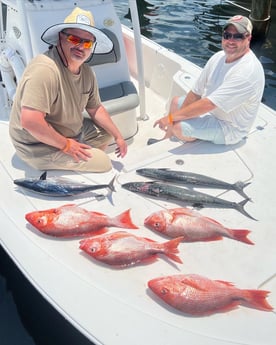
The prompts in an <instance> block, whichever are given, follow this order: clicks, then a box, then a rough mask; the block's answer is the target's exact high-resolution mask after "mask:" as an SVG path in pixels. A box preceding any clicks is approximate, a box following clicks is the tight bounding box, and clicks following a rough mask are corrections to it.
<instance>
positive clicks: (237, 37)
mask: <svg viewBox="0 0 276 345" xmlns="http://www.w3.org/2000/svg"><path fill="white" fill-rule="evenodd" d="M223 38H224V39H225V40H230V39H231V38H233V39H234V40H236V41H240V40H243V39H244V38H245V37H244V35H243V34H240V33H238V34H231V33H230V32H224V33H223Z"/></svg>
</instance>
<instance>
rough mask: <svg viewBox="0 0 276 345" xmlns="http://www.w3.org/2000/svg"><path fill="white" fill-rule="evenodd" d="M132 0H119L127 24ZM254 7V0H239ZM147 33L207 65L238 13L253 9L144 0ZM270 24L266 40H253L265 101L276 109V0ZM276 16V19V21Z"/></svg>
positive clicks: (195, 0) (210, 0)
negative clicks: (228, 22)
mask: <svg viewBox="0 0 276 345" xmlns="http://www.w3.org/2000/svg"><path fill="white" fill-rule="evenodd" d="M127 4H128V0H120V1H116V8H117V12H118V14H119V16H120V18H121V19H122V22H123V24H125V25H126V26H129V27H131V21H130V16H129V13H127V12H128V11H127V6H128V5H127ZM236 4H238V5H240V6H242V7H243V8H247V9H250V7H251V0H241V1H236ZM138 8H139V12H140V15H139V16H140V23H141V31H142V33H143V35H145V36H146V37H148V38H150V39H152V40H153V41H155V42H158V43H159V44H161V45H163V46H165V47H166V48H168V49H171V50H173V51H175V52H176V53H177V54H179V55H181V56H183V57H185V58H186V59H188V60H190V61H192V62H194V63H195V64H197V65H199V66H200V67H203V66H204V65H205V63H206V62H207V60H208V59H209V58H210V57H211V56H212V55H213V54H214V53H215V52H217V51H218V50H220V49H221V30H222V26H223V24H224V23H225V21H226V20H227V19H228V18H229V17H231V16H233V15H235V14H242V15H245V16H247V17H248V16H249V11H247V10H245V9H243V8H240V7H236V6H234V5H233V4H231V2H230V1H222V0H207V1H201V0H168V1H161V0H148V1H145V0H140V1H139V6H138ZM271 18H272V21H271V23H270V28H269V32H268V36H267V38H266V40H265V41H264V42H260V41H258V42H253V43H252V44H251V48H252V50H253V51H254V52H255V54H256V55H257V56H258V58H259V59H260V61H261V63H262V65H263V67H264V71H265V77H266V85H265V91H264V96H263V103H265V104H266V105H268V106H270V107H271V108H273V109H275V110H276V35H275V32H276V2H275V1H272V8H271ZM273 20H274V21H273Z"/></svg>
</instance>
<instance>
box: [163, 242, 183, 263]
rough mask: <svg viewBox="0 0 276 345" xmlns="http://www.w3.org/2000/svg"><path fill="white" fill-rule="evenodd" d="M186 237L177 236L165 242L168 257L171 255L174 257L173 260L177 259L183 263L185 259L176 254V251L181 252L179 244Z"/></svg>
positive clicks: (171, 257)
mask: <svg viewBox="0 0 276 345" xmlns="http://www.w3.org/2000/svg"><path fill="white" fill-rule="evenodd" d="M183 239H184V237H183V236H181V237H176V238H174V239H173V240H170V241H167V242H165V243H164V247H165V251H164V252H165V254H166V255H167V257H169V258H170V259H172V260H173V261H176V262H178V263H180V264H182V263H183V261H182V260H181V259H180V257H179V256H177V255H175V254H176V253H179V250H178V248H177V247H178V245H179V243H180V242H182V241H183Z"/></svg>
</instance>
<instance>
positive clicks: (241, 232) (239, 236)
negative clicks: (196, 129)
mask: <svg viewBox="0 0 276 345" xmlns="http://www.w3.org/2000/svg"><path fill="white" fill-rule="evenodd" d="M250 232H251V231H249V230H245V229H229V235H230V236H229V238H232V239H233V240H237V241H240V242H243V243H247V244H253V245H254V244H255V243H254V242H252V241H251V240H250V239H249V238H247V236H248V234H250Z"/></svg>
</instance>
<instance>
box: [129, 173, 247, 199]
mask: <svg viewBox="0 0 276 345" xmlns="http://www.w3.org/2000/svg"><path fill="white" fill-rule="evenodd" d="M136 172H137V174H139V175H142V176H145V177H150V178H152V179H156V180H162V181H168V182H172V183H176V184H189V185H194V186H198V187H204V188H218V189H226V190H235V191H236V192H237V193H239V194H240V195H241V196H243V197H244V198H246V199H249V198H248V196H247V195H246V194H245V192H244V191H243V189H244V188H245V187H247V186H248V185H249V184H250V183H251V182H247V183H244V182H242V181H238V182H236V183H233V184H231V183H228V182H224V181H222V180H217V179H215V178H212V177H209V176H205V175H201V174H196V173H192V172H187V171H177V170H170V169H167V168H160V169H150V168H142V169H138V170H136Z"/></svg>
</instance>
